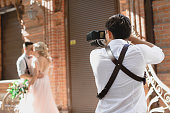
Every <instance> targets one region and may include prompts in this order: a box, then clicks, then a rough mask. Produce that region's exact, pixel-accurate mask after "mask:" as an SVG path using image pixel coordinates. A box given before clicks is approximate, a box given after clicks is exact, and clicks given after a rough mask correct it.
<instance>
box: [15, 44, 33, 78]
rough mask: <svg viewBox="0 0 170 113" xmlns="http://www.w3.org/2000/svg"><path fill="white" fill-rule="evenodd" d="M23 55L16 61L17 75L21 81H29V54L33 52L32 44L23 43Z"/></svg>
mask: <svg viewBox="0 0 170 113" xmlns="http://www.w3.org/2000/svg"><path fill="white" fill-rule="evenodd" d="M23 50H24V53H23V54H22V55H21V56H20V57H19V58H18V60H17V63H16V65H17V71H18V75H19V77H20V78H22V79H31V78H32V75H31V74H30V70H29V69H30V64H31V56H30V55H31V54H32V52H33V43H32V42H25V43H24V44H23Z"/></svg>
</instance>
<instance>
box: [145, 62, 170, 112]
mask: <svg viewBox="0 0 170 113" xmlns="http://www.w3.org/2000/svg"><path fill="white" fill-rule="evenodd" d="M146 75H147V85H148V87H149V91H148V93H147V95H146V99H147V100H148V99H150V98H149V97H150V96H152V99H150V100H149V104H148V113H153V112H159V113H165V111H169V112H168V113H170V105H169V103H170V89H169V88H168V87H167V86H166V85H165V84H164V83H162V82H161V80H160V79H159V78H158V77H157V75H156V73H155V71H154V69H153V67H152V66H151V65H148V66H147V68H146ZM153 93H154V96H153ZM159 101H161V102H162V103H161V105H160V106H158V107H155V108H151V106H152V105H153V104H154V103H156V102H159Z"/></svg>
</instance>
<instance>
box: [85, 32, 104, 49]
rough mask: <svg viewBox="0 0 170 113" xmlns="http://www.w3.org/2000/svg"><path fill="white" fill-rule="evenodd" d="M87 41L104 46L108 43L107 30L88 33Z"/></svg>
mask: <svg viewBox="0 0 170 113" xmlns="http://www.w3.org/2000/svg"><path fill="white" fill-rule="evenodd" d="M87 41H88V42H89V43H90V44H91V46H96V47H104V46H105V45H106V44H105V42H106V38H105V31H91V32H89V33H88V34H87Z"/></svg>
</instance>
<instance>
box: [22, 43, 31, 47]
mask: <svg viewBox="0 0 170 113" xmlns="http://www.w3.org/2000/svg"><path fill="white" fill-rule="evenodd" d="M29 45H33V43H32V42H24V44H23V47H28V46H29Z"/></svg>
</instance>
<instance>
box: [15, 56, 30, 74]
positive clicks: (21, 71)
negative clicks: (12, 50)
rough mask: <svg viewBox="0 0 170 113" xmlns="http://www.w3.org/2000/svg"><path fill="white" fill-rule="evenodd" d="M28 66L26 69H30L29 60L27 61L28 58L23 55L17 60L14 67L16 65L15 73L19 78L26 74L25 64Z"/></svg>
mask: <svg viewBox="0 0 170 113" xmlns="http://www.w3.org/2000/svg"><path fill="white" fill-rule="evenodd" d="M25 60H26V62H27V65H28V68H29V69H30V60H29V59H28V56H27V55H26V54H25V53H23V54H22V55H21V56H20V57H19V58H18V60H17V62H16V65H17V72H18V76H21V75H23V74H26V62H25Z"/></svg>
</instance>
